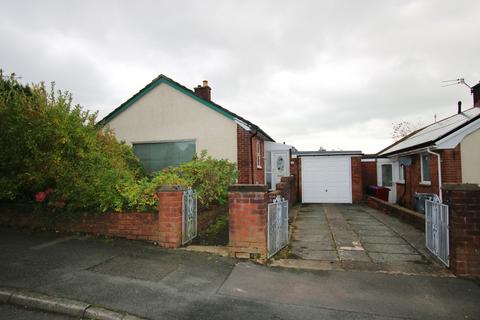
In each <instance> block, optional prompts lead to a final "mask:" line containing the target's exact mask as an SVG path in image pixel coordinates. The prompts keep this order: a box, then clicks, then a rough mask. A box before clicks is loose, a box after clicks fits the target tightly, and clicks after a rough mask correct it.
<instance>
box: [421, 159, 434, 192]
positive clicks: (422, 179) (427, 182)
mask: <svg viewBox="0 0 480 320" xmlns="http://www.w3.org/2000/svg"><path fill="white" fill-rule="evenodd" d="M425 156H427V157H428V159H427V165H428V166H429V168H428V174H429V177H428V178H429V179H428V180H426V179H424V176H423V174H424V168H423V166H424V165H423V157H425ZM429 162H430V155H429V154H428V153H421V154H420V184H423V185H430V184H431V180H432V172H431V171H430V163H429Z"/></svg>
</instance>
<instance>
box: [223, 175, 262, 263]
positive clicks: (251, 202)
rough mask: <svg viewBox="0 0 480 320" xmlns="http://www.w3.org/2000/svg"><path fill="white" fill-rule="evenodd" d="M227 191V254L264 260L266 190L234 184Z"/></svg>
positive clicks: (259, 186) (249, 185)
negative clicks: (228, 251) (228, 249)
mask: <svg viewBox="0 0 480 320" xmlns="http://www.w3.org/2000/svg"><path fill="white" fill-rule="evenodd" d="M228 191H229V192H228V202H229V204H228V206H229V241H230V254H231V255H232V256H234V257H237V258H257V259H262V260H264V259H266V257H267V204H268V193H267V191H268V189H267V186H266V185H252V184H236V185H232V186H230V187H229V189H228Z"/></svg>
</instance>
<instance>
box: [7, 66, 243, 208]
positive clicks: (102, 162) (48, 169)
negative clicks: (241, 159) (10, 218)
mask: <svg viewBox="0 0 480 320" xmlns="http://www.w3.org/2000/svg"><path fill="white" fill-rule="evenodd" d="M96 116H97V114H96V113H90V112H89V111H86V110H84V109H82V108H81V107H80V106H78V105H75V106H74V105H73V104H72V96H71V94H70V93H68V92H61V91H55V90H54V85H53V84H52V86H51V89H50V90H47V87H46V86H45V85H44V84H43V83H40V84H33V85H30V86H24V85H22V84H20V83H19V82H18V80H17V79H16V78H15V76H9V77H4V76H3V74H2V73H1V71H0V128H1V132H0V150H1V152H0V200H9V201H15V202H28V201H36V202H38V203H41V205H43V206H45V207H47V208H49V209H51V210H56V211H66V212H77V211H83V212H85V211H87V212H106V211H128V210H131V211H148V210H154V209H155V207H156V205H157V199H156V195H155V190H156V188H157V187H158V186H159V185H161V184H179V185H184V186H191V187H194V188H195V189H197V191H198V195H199V202H200V205H201V206H203V207H208V205H209V204H210V203H215V202H216V203H222V202H225V201H226V192H227V187H228V185H229V184H230V183H233V182H234V181H235V179H236V169H235V165H234V164H232V163H230V162H228V161H226V160H215V159H212V158H210V157H208V156H206V153H203V154H202V155H201V156H200V157H198V158H195V159H194V160H192V161H191V162H188V163H185V164H183V165H181V166H180V167H177V168H169V169H167V170H165V171H162V172H160V173H157V174H156V175H155V176H153V177H148V176H146V175H145V171H144V170H143V167H142V166H141V164H140V162H139V160H138V159H137V158H136V157H135V155H134V154H133V151H132V148H131V147H130V146H129V145H126V144H124V143H119V142H117V140H116V139H115V136H114V135H113V133H112V132H111V131H109V130H107V129H101V130H99V128H97V126H96V125H95V120H96Z"/></svg>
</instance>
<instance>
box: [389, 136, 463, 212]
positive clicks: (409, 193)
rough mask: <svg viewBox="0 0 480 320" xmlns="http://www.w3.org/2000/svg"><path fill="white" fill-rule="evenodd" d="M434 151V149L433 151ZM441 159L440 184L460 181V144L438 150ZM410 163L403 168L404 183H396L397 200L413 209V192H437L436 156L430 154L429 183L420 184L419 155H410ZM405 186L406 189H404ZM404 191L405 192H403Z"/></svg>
mask: <svg viewBox="0 0 480 320" xmlns="http://www.w3.org/2000/svg"><path fill="white" fill-rule="evenodd" d="M435 152H436V151H435ZM437 153H439V154H440V157H441V159H442V161H441V170H442V184H445V183H461V181H462V169H461V156H460V154H461V153H460V145H458V146H457V147H456V148H455V149H447V150H438V152H437ZM412 157H413V158H412V160H413V161H412V165H410V166H408V167H406V168H405V184H399V183H397V202H398V203H400V204H402V205H405V206H406V207H407V208H410V209H414V207H415V199H414V196H415V193H416V192H419V193H424V192H427V193H435V194H439V187H438V157H437V156H436V155H433V154H430V176H431V183H430V185H423V184H421V183H420V182H421V169H420V155H419V154H416V155H413V156H412ZM405 187H406V191H405ZM404 192H405V193H404Z"/></svg>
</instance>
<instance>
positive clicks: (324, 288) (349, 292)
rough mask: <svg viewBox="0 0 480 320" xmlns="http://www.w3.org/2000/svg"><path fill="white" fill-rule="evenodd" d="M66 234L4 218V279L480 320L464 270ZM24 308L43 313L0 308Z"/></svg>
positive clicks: (235, 309) (179, 299)
mask: <svg viewBox="0 0 480 320" xmlns="http://www.w3.org/2000/svg"><path fill="white" fill-rule="evenodd" d="M67 237H70V235H62V234H55V233H48V232H32V231H28V230H25V229H23V230H15V229H9V228H1V227H0V252H1V253H2V258H1V260H0V286H3V287H11V288H12V287H13V288H24V289H29V290H31V291H34V292H38V293H42V294H47V295H49V296H56V297H61V298H67V299H73V300H78V301H83V302H85V303H91V304H94V305H96V306H99V307H103V308H107V309H110V310H116V311H118V310H121V311H125V312H128V313H129V314H134V315H137V316H141V317H144V318H147V319H219V320H220V319H222V320H224V319H252V320H260V319H261V320H263V319H265V320H267V319H284V320H287V319H292V320H293V319H356V320H359V319H422V320H423V319H480V306H479V304H478V301H479V300H480V287H479V286H478V285H477V284H475V283H474V282H472V281H469V280H465V279H457V278H441V277H426V276H406V275H391V274H384V273H373V272H339V271H306V270H292V269H285V268H271V267H265V266H259V265H255V264H252V263H249V262H239V261H237V260H233V259H230V258H225V257H219V256H215V255H210V254H202V253H196V252H187V251H185V250H163V249H160V248H158V247H155V246H153V245H151V244H148V243H143V242H135V241H126V240H118V239H103V238H96V237H75V238H70V239H68V240H66V241H61V240H62V239H66V238H67ZM57 240H58V241H57ZM53 243H54V244H53ZM42 244H52V245H48V246H42V247H41V249H38V247H39V246H41V245H42ZM0 305H1V304H0ZM24 314H25V315H26V316H25V318H26V319H30V318H31V319H35V316H36V314H35V313H30V312H23V310H19V309H12V308H10V307H2V308H0V319H9V318H11V317H12V315H13V317H14V318H15V317H16V316H17V315H18V317H20V318H21V317H23V315H24ZM38 316H39V317H38V318H39V319H44V315H43V314H38ZM52 318H53V316H52ZM58 318H59V319H61V318H62V317H58ZM53 319H55V318H53Z"/></svg>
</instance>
